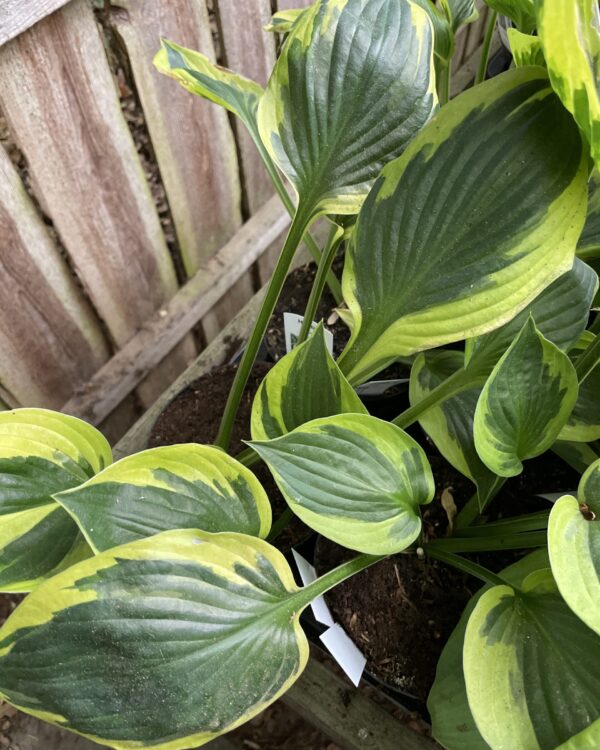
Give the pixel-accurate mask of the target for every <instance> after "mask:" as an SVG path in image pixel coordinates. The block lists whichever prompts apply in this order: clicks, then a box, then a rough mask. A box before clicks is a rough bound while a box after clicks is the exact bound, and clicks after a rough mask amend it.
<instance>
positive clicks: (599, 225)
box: [577, 169, 600, 260]
mask: <svg viewBox="0 0 600 750" xmlns="http://www.w3.org/2000/svg"><path fill="white" fill-rule="evenodd" d="M577 255H578V256H579V257H580V258H582V259H583V260H586V259H587V260H590V259H593V258H600V172H598V170H597V169H593V170H592V174H591V175H590V181H589V183H588V210H587V216H586V219H585V226H584V227H583V231H582V232H581V237H580V238H579V242H578V243H577Z"/></svg>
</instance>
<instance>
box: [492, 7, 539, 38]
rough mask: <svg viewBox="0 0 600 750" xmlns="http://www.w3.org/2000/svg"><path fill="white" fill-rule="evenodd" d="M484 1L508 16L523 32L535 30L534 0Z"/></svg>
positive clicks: (529, 32)
mask: <svg viewBox="0 0 600 750" xmlns="http://www.w3.org/2000/svg"><path fill="white" fill-rule="evenodd" d="M485 2H486V5H489V6H490V8H493V9H494V10H496V11H498V13H501V14H502V15H503V16H508V18H510V20H511V21H512V22H513V23H514V24H515V26H516V27H517V29H518V30H519V31H522V32H523V33H524V34H531V32H532V31H534V30H535V25H536V18H535V5H534V0H485Z"/></svg>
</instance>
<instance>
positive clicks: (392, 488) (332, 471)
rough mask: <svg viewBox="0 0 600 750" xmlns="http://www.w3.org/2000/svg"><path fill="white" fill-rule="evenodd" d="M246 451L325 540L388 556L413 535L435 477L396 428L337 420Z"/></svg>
mask: <svg viewBox="0 0 600 750" xmlns="http://www.w3.org/2000/svg"><path fill="white" fill-rule="evenodd" d="M251 445H252V447H253V448H254V450H255V451H256V452H257V453H258V454H259V455H260V457H261V458H262V459H263V460H264V461H265V462H266V464H267V465H268V467H269V469H270V470H271V473H272V474H273V476H274V477H275V481H276V482H277V485H278V486H279V489H280V490H281V492H282V494H283V496H284V497H285V499H286V500H287V502H288V504H289V506H290V508H291V509H292V510H293V511H294V513H295V514H296V515H297V516H299V517H300V518H301V519H302V520H303V521H304V523H306V524H307V525H308V526H310V527H311V528H313V529H315V531H318V532H319V533H320V534H323V536H326V537H327V538H328V539H332V540H333V541H334V542H337V543H338V544H342V545H344V547H348V548H350V549H355V550H358V551H359V552H367V553H369V554H373V555H387V554H391V553H393V552H400V551H401V550H403V549H406V547H408V546H409V545H410V544H412V542H414V541H415V540H416V538H417V537H418V536H419V533H420V531H421V518H420V516H419V506H420V505H423V504H425V503H429V502H431V500H432V499H433V493H434V485H433V476H432V474H431V468H430V466H429V463H428V461H427V457H426V456H425V453H424V452H423V450H422V448H421V447H420V446H419V445H418V443H416V442H415V441H414V440H413V439H412V438H411V437H409V436H408V435H407V434H406V433H405V432H403V431H402V430H401V429H399V428H398V427H396V426H395V425H393V424H390V423H389V422H383V421H382V420H380V419H376V418H375V417H370V416H368V415H364V414H339V415H337V416H333V417H327V418H325V419H315V420H313V421H312V422H309V423H308V424H305V425H303V426H302V427H298V428H296V429H295V430H294V431H293V432H290V433H288V434H287V435H284V436H283V437H280V438H276V439H275V440H269V441H265V442H253V443H251Z"/></svg>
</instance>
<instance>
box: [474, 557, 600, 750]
mask: <svg viewBox="0 0 600 750" xmlns="http://www.w3.org/2000/svg"><path fill="white" fill-rule="evenodd" d="M463 665H464V674H465V681H466V686H467V696H468V700H469V706H470V708H471V711H472V713H473V716H474V718H475V721H476V723H477V728H478V729H479V731H480V733H481V734H482V736H483V738H484V740H485V741H486V742H487V743H488V745H489V746H490V748H492V750H501V749H505V748H506V749H508V748H510V750H553V749H554V748H556V747H557V746H558V745H560V744H561V743H562V742H566V741H567V740H569V739H570V738H571V737H573V736H574V735H576V734H578V733H579V732H582V731H584V730H586V729H587V728H588V727H590V725H592V724H593V723H594V722H596V727H597V728H596V730H595V735H596V742H598V741H599V740H600V736H598V731H599V730H600V724H599V723H598V719H599V718H600V703H598V695H599V694H600V638H598V636H597V635H596V634H595V633H594V632H593V631H592V630H590V629H589V628H588V627H587V626H586V625H584V624H583V622H581V620H580V619H579V618H578V617H577V616H576V615H575V614H573V612H572V611H571V610H570V609H569V607H568V606H567V605H566V603H565V601H564V599H563V598H562V597H561V596H560V594H559V593H558V591H557V589H556V584H555V583H554V579H553V578H552V573H551V571H550V570H548V569H547V570H539V571H536V572H534V573H531V574H530V575H529V576H528V577H527V578H526V579H525V580H524V582H523V584H522V588H521V590H517V589H515V588H512V587H511V586H508V585H507V586H494V587H492V588H491V589H489V590H488V591H486V592H485V593H484V594H483V595H482V596H481V598H480V599H479V601H478V603H477V605H476V606H475V609H474V611H473V613H472V614H471V616H470V617H469V622H468V624H467V628H466V632H465V641H464V650H463Z"/></svg>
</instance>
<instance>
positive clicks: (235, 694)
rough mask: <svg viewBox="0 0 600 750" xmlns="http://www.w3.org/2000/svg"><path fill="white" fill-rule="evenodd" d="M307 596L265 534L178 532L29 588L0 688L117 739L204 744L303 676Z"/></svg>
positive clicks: (73, 725) (119, 744)
mask: <svg viewBox="0 0 600 750" xmlns="http://www.w3.org/2000/svg"><path fill="white" fill-rule="evenodd" d="M308 601H309V599H307V597H306V596H302V590H299V589H298V588H297V587H296V585H295V583H294V578H293V575H292V572H291V570H290V568H289V566H288V564H287V562H286V561H285V558H284V557H283V555H282V554H281V553H280V552H278V551H277V550H276V549H275V548H274V547H271V546H270V545H268V544H267V543H266V542H263V541H261V540H259V539H256V538H254V537H248V536H244V535H242V534H227V533H225V534H208V533H205V532H201V531H194V530H183V531H167V532H164V533H162V534H159V535H157V536H154V537H151V538H150V539H143V540H140V541H137V542H132V543H130V544H126V545H123V546H122V547H117V548H115V549H112V550H110V551H108V552H104V553H102V554H100V555H97V556H96V557H93V558H91V559H90V560H86V561H85V562H83V563H79V564H78V565H75V566H73V567H72V568H70V569H69V570H67V571H65V572H63V573H61V574H60V575H58V576H55V577H54V578H52V579H51V580H50V581H47V582H46V583H45V584H44V585H42V586H41V587H40V588H39V589H37V590H36V591H35V592H34V593H33V594H32V595H31V596H29V597H28V598H27V599H26V600H25V602H24V603H23V604H22V605H21V606H20V607H19V608H18V609H17V610H16V611H15V612H14V614H13V615H12V616H11V617H10V618H9V619H8V620H7V622H6V623H5V625H4V627H3V628H2V629H1V630H0V696H2V698H3V699H5V700H7V701H8V702H10V703H12V704H13V705H15V706H17V707H18V708H19V709H21V710H23V711H26V712H27V713H30V714H32V715H34V716H37V717H39V718H42V719H43V720H45V721H50V722H52V723H54V724H57V725H58V726H60V727H61V728H63V729H68V730H71V731H74V732H78V733H79V734H83V735H84V736H86V737H88V738H89V739H91V740H93V741H94V742H98V743H100V744H102V745H108V746H109V747H113V748H116V749H117V750H134V748H138V749H139V748H152V750H183V749H184V748H192V747H198V746H199V745H203V744H205V743H207V742H209V741H210V740H212V739H213V738H214V737H217V736H218V735H220V734H223V733H224V732H227V731H229V730H230V729H233V728H234V727H236V726H238V725H239V724H242V723H243V722H245V721H247V720H248V719H250V718H252V717H253V716H255V715H256V714H258V713H259V712H260V711H262V710H263V709H264V708H265V707H266V706H268V705H269V704H270V703H272V702H273V701H274V700H276V699H277V698H278V697H279V696H280V695H281V694H282V693H283V692H285V691H286V690H287V688H289V686H290V685H291V684H292V683H293V682H294V681H295V680H296V679H297V678H298V677H299V675H300V673H301V672H302V670H303V669H304V666H305V665H306V661H307V658H308V643H307V641H306V637H305V636H304V633H303V632H302V629H301V627H300V625H299V622H298V620H299V616H300V613H301V611H302V609H303V608H304V607H305V606H306V604H307V603H308Z"/></svg>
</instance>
